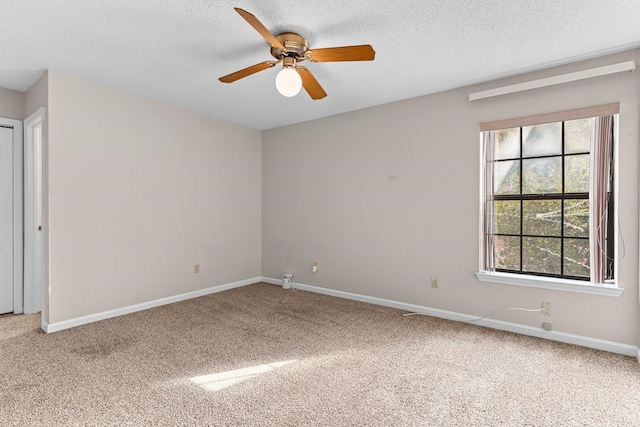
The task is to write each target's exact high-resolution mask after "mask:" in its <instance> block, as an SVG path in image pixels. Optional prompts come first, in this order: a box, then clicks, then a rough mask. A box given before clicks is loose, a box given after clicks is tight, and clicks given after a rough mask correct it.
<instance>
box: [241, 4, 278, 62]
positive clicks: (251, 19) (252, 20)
mask: <svg viewBox="0 0 640 427" xmlns="http://www.w3.org/2000/svg"><path fill="white" fill-rule="evenodd" d="M234 9H235V10H236V12H238V13H239V14H240V16H242V17H243V18H244V19H245V21H247V22H248V23H249V25H251V26H252V27H253V28H255V29H256V31H257V32H259V33H260V35H261V36H262V37H264V39H265V40H266V41H268V42H269V44H270V45H271V46H273V47H277V48H278V49H280V50H282V51H284V50H285V47H284V46H283V45H282V43H280V42H279V41H278V39H276V38H275V37H274V35H273V34H271V32H270V31H269V30H267V27H265V26H264V25H262V22H260V21H259V20H258V18H256V17H255V16H253V15H252V14H251V13H249V12H247V11H246V10H243V9H240V8H239V7H234Z"/></svg>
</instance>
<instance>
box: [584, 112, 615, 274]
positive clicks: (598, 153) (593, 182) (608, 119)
mask: <svg viewBox="0 0 640 427" xmlns="http://www.w3.org/2000/svg"><path fill="white" fill-rule="evenodd" d="M612 124H613V116H602V117H594V118H593V123H592V128H591V156H590V165H589V167H590V172H591V173H590V178H589V224H590V227H589V244H590V258H591V277H590V279H591V282H593V283H604V280H605V277H606V269H607V253H606V238H607V204H608V193H609V191H610V189H609V181H610V165H611V144H612V136H611V133H612V132H611V131H612ZM609 215H613V212H609ZM609 238H612V236H609Z"/></svg>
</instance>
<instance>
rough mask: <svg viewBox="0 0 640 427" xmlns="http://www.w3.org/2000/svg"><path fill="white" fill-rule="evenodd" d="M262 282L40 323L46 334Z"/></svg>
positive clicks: (242, 283) (196, 292) (244, 282)
mask: <svg viewBox="0 0 640 427" xmlns="http://www.w3.org/2000/svg"><path fill="white" fill-rule="evenodd" d="M261 281H263V277H254V278H253V279H247V280H241V281H239V282H233V283H227V284H225V285H219V286H213V287H211V288H206V289H201V290H198V291H193V292H187V293H184V294H180V295H174V296H171V297H167V298H161V299H157V300H154V301H149V302H145V303H142V304H135V305H130V306H128V307H123V308H118V309H115V310H109V311H103V312H101V313H96V314H90V315H88V316H82V317H76V318H75V319H69V320H63V321H61V322H54V323H49V324H48V323H46V322H43V323H42V329H43V330H44V331H45V332H46V333H50V332H57V331H62V330H64V329H69V328H73V327H76V326H80V325H86V324H88V323H93V322H98V321H100V320H105V319H110V318H112V317H117V316H122V315H124V314H130V313H135V312H136V311H142V310H147V309H149V308H154V307H159V306H161V305H166V304H172V303H174V302H180V301H185V300H188V299H191V298H198V297H201V296H205V295H209V294H214V293H216V292H221V291H226V290H228V289H233V288H239V287H241V286H246V285H250V284H252V283H257V282H261Z"/></svg>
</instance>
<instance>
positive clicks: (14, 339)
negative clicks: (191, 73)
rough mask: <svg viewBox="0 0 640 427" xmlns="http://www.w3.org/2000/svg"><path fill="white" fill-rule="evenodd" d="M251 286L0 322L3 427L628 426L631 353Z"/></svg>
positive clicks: (633, 395) (636, 379) (633, 411)
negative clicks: (142, 305)
mask: <svg viewBox="0 0 640 427" xmlns="http://www.w3.org/2000/svg"><path fill="white" fill-rule="evenodd" d="M402 314H403V312H401V311H399V310H394V309H389V308H384V307H378V306H374V305H369V304H363V303H359V302H354V301H348V300H341V299H337V298H333V297H328V296H323V295H318V294H313V293H308V292H303V291H293V290H283V289H281V288H279V287H277V286H273V285H267V284H255V285H251V286H246V287H243V288H238V289H233V290H229V291H225V292H221V293H218V294H213V295H209V296H206V297H202V298H198V299H194V300H190V301H186V302H182V303H177V304H172V305H169V306H164V307H159V308H155V309H152V310H147V311H144V312H139V313H135V314H131V315H127V316H122V317H119V318H115V319H110V320H105V321H102V322H98V323H94V324H91V325H86V326H82V327H78V328H75V329H71V330H66V331H61V332H56V333H53V334H49V335H47V334H44V333H42V332H41V331H40V330H39V329H38V324H39V316H37V315H36V316H3V317H0V425H3V426H7V425H9V426H85V425H89V426H105V425H110V426H125V425H131V426H498V425H500V426H638V425H640V365H639V364H638V362H637V361H636V360H635V359H633V358H630V357H625V356H620V355H615V354H609V353H606V352H601V351H595V350H589V349H585V348H580V347H575V346H570V345H565V344H559V343H554V342H550V341H545V340H541V339H536V338H531V337H525V336H521V335H516V334H510V333H505V332H500V331H495V330H491V329H484V328H480V327H477V326H473V325H468V324H463V323H458V322H451V321H445V320H440V319H435V318H430V317H426V316H410V317H403V316H402Z"/></svg>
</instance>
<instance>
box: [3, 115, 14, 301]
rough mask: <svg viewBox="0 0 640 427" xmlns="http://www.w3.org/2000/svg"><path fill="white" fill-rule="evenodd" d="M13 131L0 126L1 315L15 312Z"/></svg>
mask: <svg viewBox="0 0 640 427" xmlns="http://www.w3.org/2000/svg"><path fill="white" fill-rule="evenodd" d="M13 198H14V197H13V129H12V128H7V127H3V126H1V125H0V314H2V313H10V312H13V286H14V280H13V279H14V278H13V266H14V260H13V247H14V240H13V228H14V227H13V226H14V224H13Z"/></svg>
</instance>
